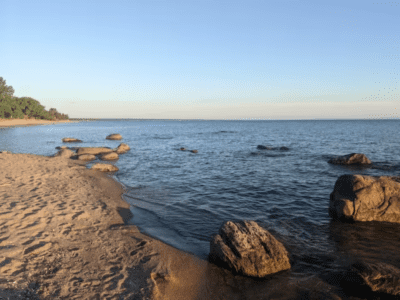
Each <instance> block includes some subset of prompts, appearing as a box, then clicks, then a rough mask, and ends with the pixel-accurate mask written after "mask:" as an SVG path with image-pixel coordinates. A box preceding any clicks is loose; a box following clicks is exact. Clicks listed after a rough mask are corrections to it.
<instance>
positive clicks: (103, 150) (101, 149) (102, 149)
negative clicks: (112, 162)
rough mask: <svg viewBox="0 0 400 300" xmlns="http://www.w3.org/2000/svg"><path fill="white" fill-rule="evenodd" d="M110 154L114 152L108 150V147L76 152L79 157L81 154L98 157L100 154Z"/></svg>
mask: <svg viewBox="0 0 400 300" xmlns="http://www.w3.org/2000/svg"><path fill="white" fill-rule="evenodd" d="M110 152H113V150H112V149H110V148H106V147H82V148H79V149H78V150H77V151H76V154H78V155H81V154H92V155H98V154H102V153H110Z"/></svg>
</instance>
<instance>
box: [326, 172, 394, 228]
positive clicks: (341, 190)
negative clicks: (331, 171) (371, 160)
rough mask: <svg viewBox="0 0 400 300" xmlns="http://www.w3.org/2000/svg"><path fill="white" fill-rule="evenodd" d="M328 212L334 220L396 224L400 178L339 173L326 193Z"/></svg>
mask: <svg viewBox="0 0 400 300" xmlns="http://www.w3.org/2000/svg"><path fill="white" fill-rule="evenodd" d="M329 215H330V216H331V217H332V218H334V219H348V220H352V221H385V222H393V223H400V177H388V176H381V177H373V176H364V175H342V176H340V177H339V178H338V180H337V181H336V183H335V187H334V189H333V192H332V193H331V195H330V202H329Z"/></svg>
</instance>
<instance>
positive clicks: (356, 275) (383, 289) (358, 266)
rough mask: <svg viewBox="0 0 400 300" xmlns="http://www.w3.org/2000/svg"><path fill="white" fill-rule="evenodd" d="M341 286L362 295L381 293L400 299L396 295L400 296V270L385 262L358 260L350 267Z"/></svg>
mask: <svg viewBox="0 0 400 300" xmlns="http://www.w3.org/2000/svg"><path fill="white" fill-rule="evenodd" d="M341 286H342V287H343V288H344V289H345V290H349V291H351V293H352V294H354V295H355V294H357V293H358V294H359V296H362V297H365V296H366V295H370V296H372V295H373V293H379V294H380V295H382V296H383V297H385V296H392V297H390V298H391V299H399V298H398V297H395V296H400V270H399V269H397V268H396V267H394V266H392V265H389V264H385V263H378V262H377V263H372V262H365V261H356V262H354V263H352V264H351V265H350V266H349V267H348V270H347V271H346V272H345V274H344V276H343V277H342V279H341ZM385 299H388V298H385Z"/></svg>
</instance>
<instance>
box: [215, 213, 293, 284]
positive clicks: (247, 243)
mask: <svg viewBox="0 0 400 300" xmlns="http://www.w3.org/2000/svg"><path fill="white" fill-rule="evenodd" d="M209 258H210V260H211V261H212V262H215V263H216V264H221V265H222V266H223V267H226V268H228V269H231V270H232V271H234V272H235V273H238V274H241V275H245V276H251V277H258V278H262V277H265V276H267V275H269V274H273V273H276V272H279V271H282V270H287V269H290V262H289V256H288V252H287V251H286V249H285V247H284V246H283V244H282V243H280V242H279V241H278V240H276V239H275V237H274V236H273V235H272V234H270V233H269V232H268V231H267V230H265V229H264V228H262V227H260V226H259V225H258V224H257V223H256V222H254V221H238V222H233V221H228V222H226V223H224V224H223V225H222V226H221V228H220V229H219V234H217V235H215V236H214V238H213V239H212V241H211V243H210V254H209Z"/></svg>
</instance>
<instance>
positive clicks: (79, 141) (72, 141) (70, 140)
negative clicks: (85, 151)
mask: <svg viewBox="0 0 400 300" xmlns="http://www.w3.org/2000/svg"><path fill="white" fill-rule="evenodd" d="M62 141H63V142H64V143H81V142H82V141H81V140H78V139H74V138H63V139H62Z"/></svg>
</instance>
